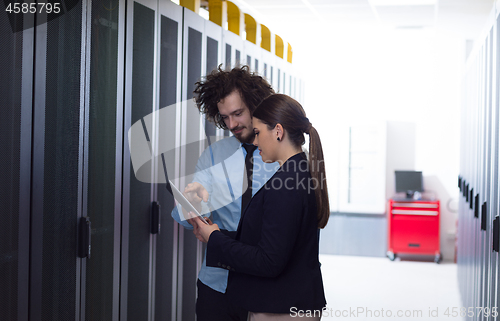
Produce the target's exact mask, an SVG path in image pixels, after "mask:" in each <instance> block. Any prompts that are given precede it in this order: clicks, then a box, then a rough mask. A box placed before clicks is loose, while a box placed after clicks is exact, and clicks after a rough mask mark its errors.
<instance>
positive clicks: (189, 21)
mask: <svg viewBox="0 0 500 321" xmlns="http://www.w3.org/2000/svg"><path fill="white" fill-rule="evenodd" d="M183 12H184V20H183V30H184V35H183V37H184V38H183V43H184V47H183V62H182V63H183V75H182V112H181V119H182V120H181V135H182V136H181V137H182V138H181V156H180V182H179V186H180V190H183V189H184V187H185V186H186V185H187V184H188V183H190V182H191V181H192V180H193V174H194V171H195V168H196V163H197V161H198V157H199V156H200V154H201V152H202V150H203V147H204V144H203V140H204V136H205V133H204V131H203V130H202V117H201V115H200V113H199V111H198V109H197V108H196V107H195V106H194V105H193V103H192V98H193V90H194V88H195V83H196V82H197V81H199V80H200V79H201V77H202V75H203V73H204V68H203V67H204V66H205V68H206V65H205V54H204V53H205V47H206V39H205V36H204V29H205V20H204V19H203V18H202V17H201V16H199V15H198V14H196V13H194V12H192V11H190V10H189V9H186V8H183ZM201 249H202V247H201V244H200V243H199V241H198V240H197V239H196V238H195V237H194V235H193V234H192V233H191V231H185V230H184V228H180V229H179V266H178V269H179V271H178V292H177V309H178V311H177V320H179V321H180V320H182V321H184V320H195V308H196V306H195V305H196V280H197V277H198V269H199V266H200V262H201Z"/></svg>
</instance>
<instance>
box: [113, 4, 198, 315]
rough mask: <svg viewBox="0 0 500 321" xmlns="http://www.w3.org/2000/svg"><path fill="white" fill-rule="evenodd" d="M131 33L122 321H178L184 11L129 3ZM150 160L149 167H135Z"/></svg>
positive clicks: (169, 6) (170, 6) (127, 44)
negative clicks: (176, 186)
mask: <svg viewBox="0 0 500 321" xmlns="http://www.w3.org/2000/svg"><path fill="white" fill-rule="evenodd" d="M126 29H127V38H126V40H125V57H126V58H125V95H124V97H125V102H124V136H125V137H124V141H125V143H124V153H123V192H122V193H123V197H122V200H123V203H122V243H121V245H122V250H121V267H122V268H121V283H120V291H121V293H120V320H175V319H177V320H178V319H179V317H178V316H177V312H178V311H177V307H178V302H179V301H182V300H181V299H180V298H179V297H178V296H177V291H179V289H181V288H182V284H178V283H177V281H178V278H177V275H178V273H180V271H181V269H182V266H181V267H180V268H179V265H178V257H179V256H181V254H182V253H179V252H178V245H179V244H178V237H179V235H178V231H179V230H178V225H177V223H175V222H174V221H173V220H172V218H171V217H170V212H171V210H172V208H173V206H174V199H173V196H172V194H171V193H170V192H169V190H168V188H167V186H168V184H167V179H172V180H175V177H176V176H177V171H178V170H177V168H178V157H179V151H178V147H179V141H180V139H181V138H180V135H181V131H180V106H179V104H180V98H181V94H180V93H181V86H180V79H181V60H182V32H183V30H182V8H181V7H179V6H177V5H175V4H174V3H172V2H169V1H165V2H157V1H150V0H144V1H129V2H127V23H126ZM137 126H138V128H139V132H140V133H141V135H142V136H141V137H144V141H142V142H141V143H144V144H137V141H135V140H134V139H133V136H134V135H135V134H136V133H137V132H134V131H133V128H137ZM131 137H132V138H131ZM143 152H145V153H146V154H147V155H148V157H149V160H148V161H147V162H146V163H144V164H140V166H138V164H137V163H135V164H133V160H134V157H133V156H134V155H137V153H139V154H142V153H143ZM134 166H135V167H134ZM193 297H194V296H193Z"/></svg>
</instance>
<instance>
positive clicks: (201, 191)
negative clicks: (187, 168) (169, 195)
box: [182, 182, 209, 226]
mask: <svg viewBox="0 0 500 321" xmlns="http://www.w3.org/2000/svg"><path fill="white" fill-rule="evenodd" d="M182 194H183V195H184V196H185V197H186V199H187V200H188V201H189V202H190V203H191V204H193V206H194V208H196V210H197V211H198V212H201V201H202V200H203V201H205V202H207V201H208V196H209V195H208V192H207V190H206V189H205V187H203V185H201V184H200V183H198V182H193V183H190V184H188V185H187V186H186V188H185V189H184V193H182ZM182 212H183V214H184V217H185V218H186V219H187V220H188V221H189V219H190V218H192V217H193V216H191V215H189V213H188V212H187V211H186V209H185V208H184V207H183V208H182ZM189 223H190V224H191V225H193V224H192V223H191V222H189ZM193 226H194V225H193Z"/></svg>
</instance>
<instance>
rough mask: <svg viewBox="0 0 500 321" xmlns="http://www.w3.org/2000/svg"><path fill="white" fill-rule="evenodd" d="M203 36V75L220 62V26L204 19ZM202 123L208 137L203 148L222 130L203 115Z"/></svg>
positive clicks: (212, 141)
mask: <svg viewBox="0 0 500 321" xmlns="http://www.w3.org/2000/svg"><path fill="white" fill-rule="evenodd" d="M205 37H206V50H205V51H206V57H205V65H206V68H205V75H208V74H210V73H211V72H212V71H213V70H216V69H217V68H218V66H219V65H220V64H221V63H222V50H221V48H222V45H221V43H222V28H221V27H220V26H219V25H217V24H215V23H213V22H211V21H209V20H206V21H205ZM203 123H204V127H205V136H206V137H208V138H207V139H206V140H205V148H207V147H208V145H209V144H213V143H214V142H215V141H216V140H218V139H220V138H223V136H224V131H223V130H222V129H220V128H217V127H216V126H215V124H214V123H213V122H209V121H206V119H205V118H204V117H203Z"/></svg>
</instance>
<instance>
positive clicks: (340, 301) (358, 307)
mask: <svg viewBox="0 0 500 321" xmlns="http://www.w3.org/2000/svg"><path fill="white" fill-rule="evenodd" d="M320 262H321V264H322V266H321V268H322V273H323V282H324V285H325V293H326V299H327V302H328V305H327V310H326V311H325V313H324V315H323V318H322V320H330V319H336V320H358V321H361V320H404V321H413V320H415V321H416V320H419V321H427V320H454V321H456V320H463V318H461V317H460V309H461V308H462V307H461V303H460V295H459V290H458V281H457V265H456V264H453V263H448V262H443V263H441V264H436V263H433V262H416V261H399V260H396V261H394V262H391V261H390V260H389V259H387V258H375V257H361V256H340V255H329V254H321V255H320ZM462 310H464V309H463V308H462ZM297 313H298V311H297ZM474 313H477V310H476V311H475V312H474Z"/></svg>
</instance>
